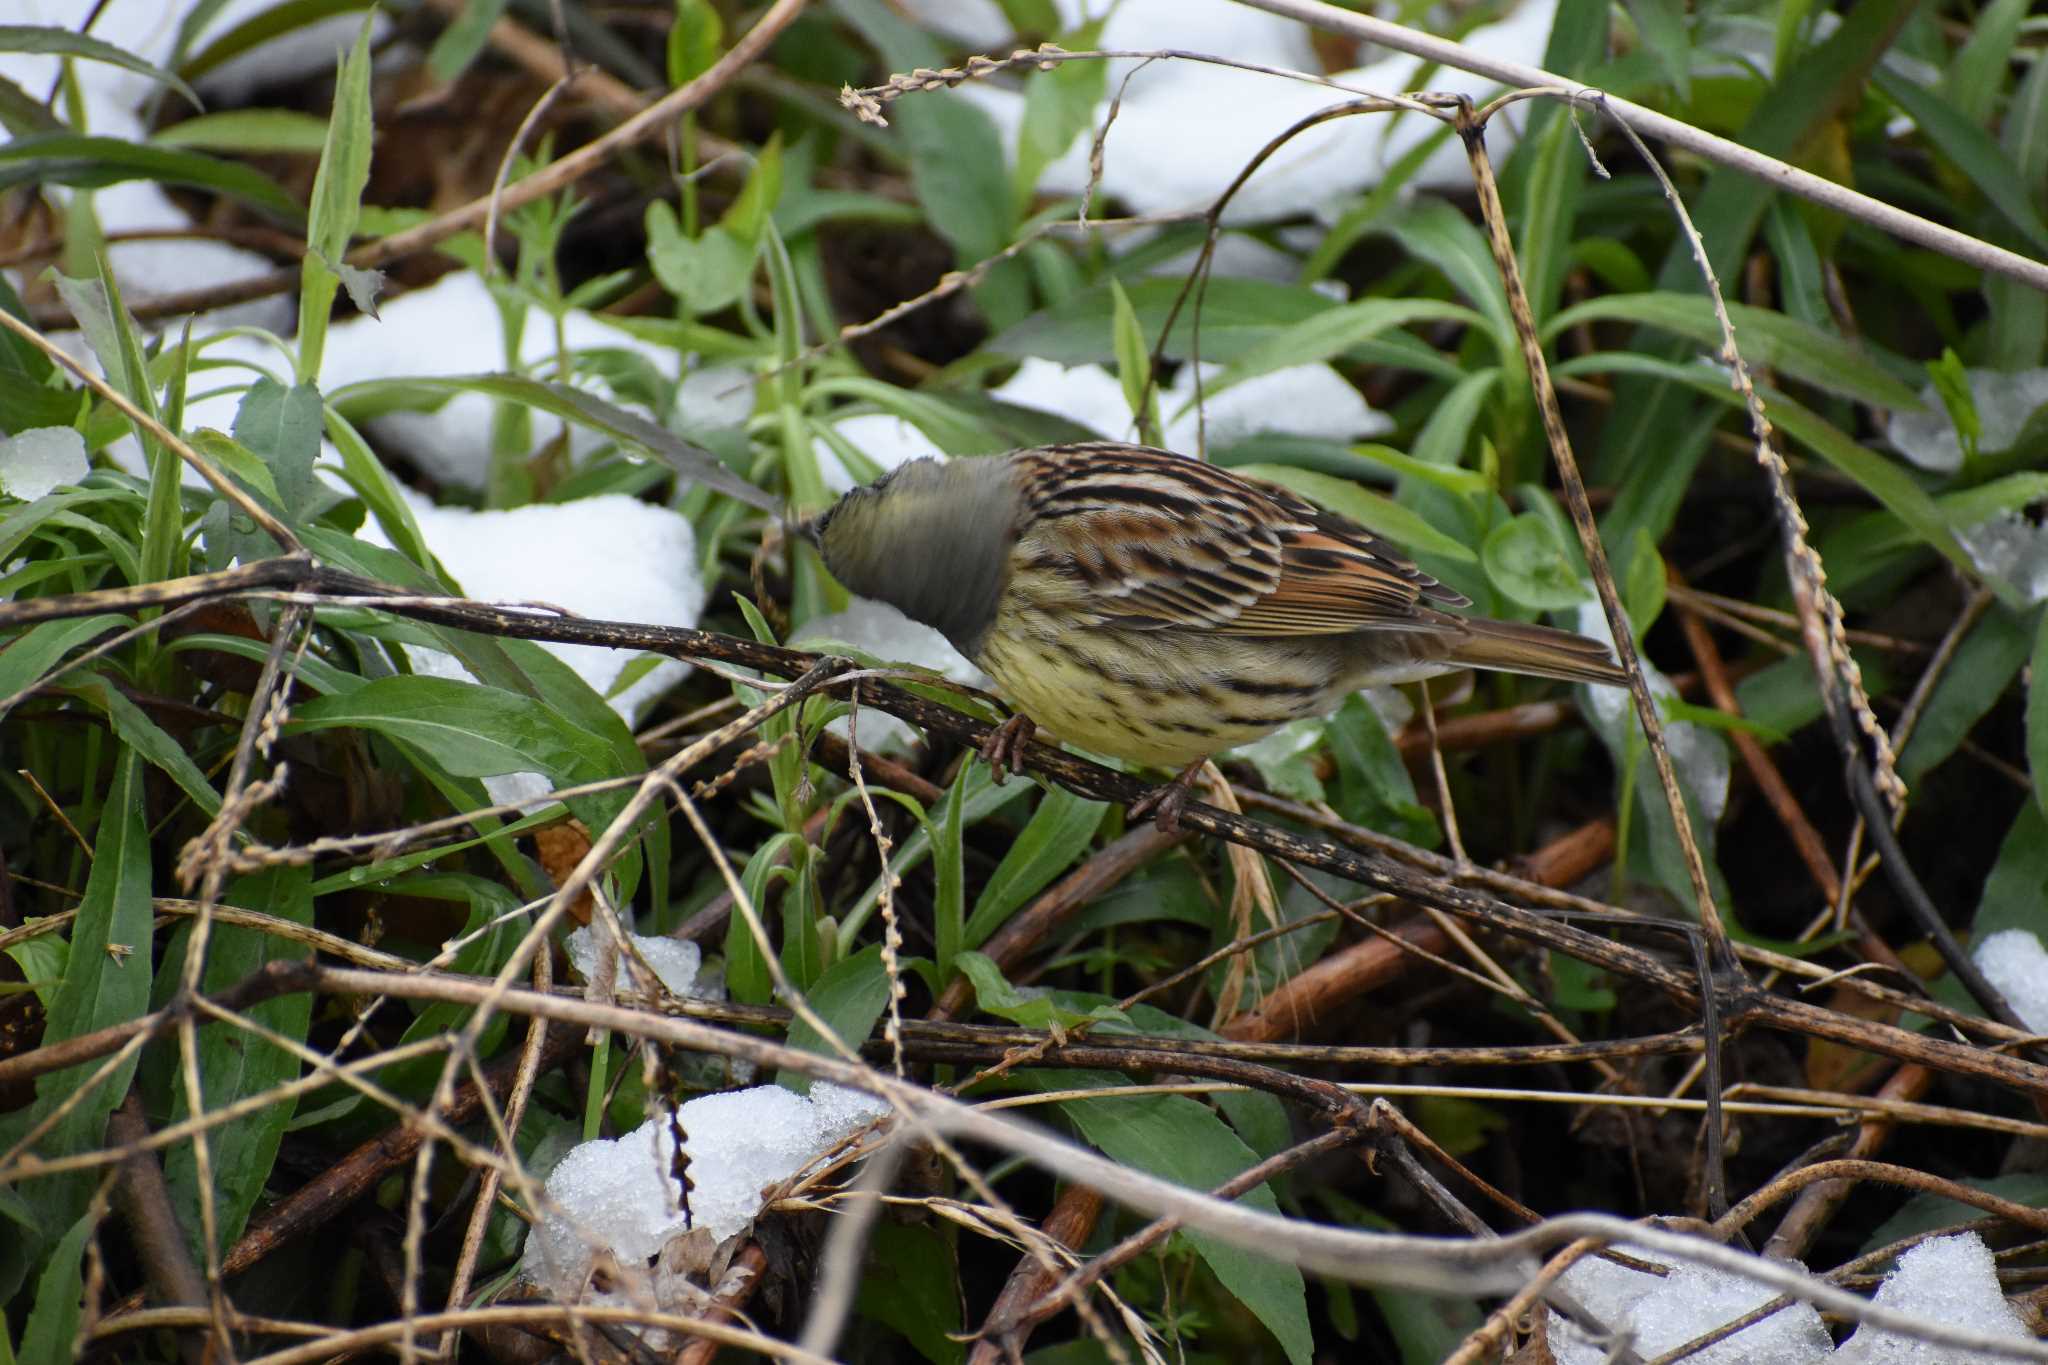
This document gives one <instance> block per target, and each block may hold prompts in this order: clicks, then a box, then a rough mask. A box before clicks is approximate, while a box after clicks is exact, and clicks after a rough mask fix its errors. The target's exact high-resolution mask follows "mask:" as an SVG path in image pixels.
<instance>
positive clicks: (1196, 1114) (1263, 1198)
mask: <svg viewBox="0 0 2048 1365" xmlns="http://www.w3.org/2000/svg"><path fill="white" fill-rule="evenodd" d="M1122 1082H1123V1077H1121V1076H1115V1075H1106V1076H1105V1075H1094V1074H1092V1073H1087V1072H1079V1073H1076V1072H1059V1073H1056V1074H1049V1075H1048V1080H1047V1082H1046V1083H1047V1084H1058V1085H1059V1086H1060V1087H1061V1088H1062V1089H1067V1088H1072V1087H1073V1086H1075V1085H1085V1084H1095V1085H1115V1084H1121V1083H1122ZM1060 1108H1061V1110H1062V1111H1063V1112H1065V1114H1066V1115H1067V1117H1068V1118H1069V1119H1070V1120H1071V1121H1072V1122H1073V1124H1074V1127H1075V1128H1076V1129H1077V1130H1079V1132H1080V1133H1081V1136H1082V1137H1084V1138H1086V1139H1087V1140H1088V1142H1089V1143H1090V1144H1092V1145H1093V1146H1095V1147H1096V1148H1097V1149H1099V1150H1100V1151H1101V1152H1102V1154H1103V1155H1104V1156H1107V1157H1109V1158H1110V1159H1111V1160H1113V1161H1118V1162H1122V1163H1123V1164H1125V1165H1129V1166H1136V1167H1137V1168H1138V1169H1140V1170H1143V1171H1147V1172H1150V1173H1151V1174H1153V1175H1156V1176H1159V1177H1161V1178H1162V1179H1166V1180H1171V1181H1173V1182H1174V1183H1175V1184H1179V1185H1185V1186H1187V1187H1189V1188H1191V1189H1197V1190H1212V1189H1214V1188H1216V1187H1217V1186H1218V1185H1221V1184H1223V1183H1224V1182H1225V1181H1227V1180H1229V1179H1231V1178H1232V1177H1233V1176H1235V1175H1237V1174H1238V1173H1239V1172H1241V1171H1243V1170H1244V1169H1245V1168H1246V1167H1248V1166H1251V1165H1252V1164H1253V1163H1255V1162H1256V1161H1257V1160H1258V1155H1257V1153H1255V1152H1253V1151H1252V1150H1251V1149H1250V1148H1249V1147H1247V1146H1245V1144H1244V1142H1243V1141H1242V1140H1241V1139H1239V1137H1238V1136H1237V1134H1235V1133H1233V1132H1232V1131H1230V1128H1229V1127H1228V1126H1227V1125H1226V1124H1225V1123H1224V1122H1223V1120H1221V1119H1220V1118H1218V1117H1217V1116H1216V1114H1215V1112H1214V1111H1213V1110H1210V1109H1209V1108H1207V1107H1206V1106H1204V1105H1201V1104H1197V1103H1196V1102H1195V1101H1194V1100H1191V1099H1189V1098H1188V1097H1186V1096H1185V1095H1144V1096H1110V1097H1104V1098H1101V1099H1082V1100H1067V1101H1063V1102H1062V1103H1061V1105H1060ZM1239 1202H1240V1203H1243V1204H1246V1205H1248V1206H1250V1207H1252V1208H1256V1209H1264V1210H1266V1211H1267V1212H1272V1213H1277V1212H1278V1211H1279V1208H1280V1205H1279V1202H1278V1201H1277V1200H1276V1199H1275V1198H1274V1197H1273V1191H1272V1189H1271V1187H1269V1186H1266V1185H1260V1186H1259V1187H1258V1188H1257V1189H1254V1190H1252V1191H1250V1192H1249V1193H1247V1194H1244V1195H1242V1196H1240V1197H1239ZM1180 1235H1182V1236H1185V1237H1186V1238H1187V1239H1188V1241H1189V1242H1190V1243H1191V1244H1192V1245H1193V1246H1194V1248H1195V1250H1196V1252H1197V1253H1198V1254H1200V1256H1201V1257H1202V1259H1203V1260H1204V1261H1206V1262H1207V1263H1208V1265H1209V1268H1210V1269H1211V1270H1212V1271H1214V1272H1215V1274H1216V1278H1217V1280H1218V1281H1220V1282H1221V1283H1222V1285H1223V1287H1224V1289H1226V1290H1227V1291H1229V1292H1230V1293H1231V1294H1232V1295H1234V1296H1235V1297H1236V1298H1237V1300H1238V1302H1240V1303H1242V1304H1243V1305H1244V1306H1245V1307H1246V1308H1249V1309H1250V1310H1251V1311H1252V1313H1253V1315H1254V1316H1256V1317H1257V1318H1258V1319H1259V1321H1260V1322H1262V1323H1264V1324H1265V1325H1266V1328H1267V1330H1268V1331H1270V1332H1272V1333H1273V1335H1274V1337H1275V1338H1277V1339H1278V1341H1279V1343H1280V1346H1281V1349H1282V1350H1283V1351H1285V1352H1286V1355H1287V1359H1288V1361H1289V1362H1290V1365H1309V1361H1310V1359H1311V1358H1312V1356H1313V1354H1314V1351H1315V1336H1314V1333H1313V1332H1312V1331H1311V1330H1310V1327H1309V1320H1308V1295H1307V1291H1306V1289H1305V1288H1304V1286H1303V1284H1302V1279H1301V1272H1300V1271H1299V1270H1297V1269H1295V1268H1294V1267H1293V1266H1291V1265H1287V1264H1284V1263H1283V1262H1280V1261H1275V1260H1269V1259H1267V1258H1266V1257H1263V1256H1260V1255H1259V1254H1257V1253H1256V1252H1251V1251H1245V1250H1242V1249H1240V1248H1238V1247H1234V1246H1231V1245H1229V1244H1227V1243H1225V1242H1223V1241H1221V1240H1219V1239H1217V1238H1215V1237H1211V1236H1209V1235H1208V1234H1206V1233H1200V1232H1194V1231H1191V1230H1190V1231H1183V1232H1182V1233H1181V1234H1180Z"/></svg>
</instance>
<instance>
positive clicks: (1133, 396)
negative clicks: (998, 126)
mask: <svg viewBox="0 0 2048 1365" xmlns="http://www.w3.org/2000/svg"><path fill="white" fill-rule="evenodd" d="M1069 65H1073V63H1069ZM1109 294H1110V298H1111V300H1112V301H1113V302H1114V303H1115V305H1116V307H1115V311H1114V312H1113V313H1112V314H1111V315H1110V316H1111V318H1112V322H1111V324H1110V325H1111V329H1112V337H1111V339H1112V341H1113V343H1114V345H1115V349H1116V377H1117V380H1118V382H1119V383H1121V384H1122V385H1123V389H1124V406H1126V407H1128V408H1129V409H1130V410H1131V420H1132V421H1133V422H1136V423H1137V424H1138V430H1140V431H1145V430H1148V429H1151V428H1152V426H1153V424H1152V423H1149V422H1147V421H1146V420H1145V412H1146V409H1147V407H1148V406H1150V405H1149V404H1148V402H1147V401H1146V396H1147V395H1148V394H1150V393H1151V391H1152V356H1151V353H1150V351H1149V350H1148V349H1147V347H1146V345H1145V333H1144V331H1143V329H1142V328H1140V327H1139V326H1138V315H1137V313H1136V312H1135V311H1134V310H1133V309H1132V308H1131V301H1130V298H1129V297H1128V296H1127V295H1125V293H1124V288H1123V286H1122V285H1121V284H1118V283H1117V281H1116V277H1115V276H1111V277H1110V281H1109Z"/></svg>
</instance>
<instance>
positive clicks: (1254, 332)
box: [983, 277, 1338, 365]
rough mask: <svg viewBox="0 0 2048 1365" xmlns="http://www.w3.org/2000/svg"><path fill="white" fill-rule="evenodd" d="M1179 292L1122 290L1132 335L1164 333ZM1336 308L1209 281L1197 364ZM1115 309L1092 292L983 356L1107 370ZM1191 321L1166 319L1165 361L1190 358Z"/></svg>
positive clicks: (1282, 290) (1136, 285)
mask: <svg viewBox="0 0 2048 1365" xmlns="http://www.w3.org/2000/svg"><path fill="white" fill-rule="evenodd" d="M1180 292H1181V282H1180V281H1179V280H1177V279H1161V278H1150V279H1142V280H1135V281H1131V282H1129V283H1127V284H1126V285H1125V286H1124V293H1125V296H1126V297H1127V298H1128V299H1129V300H1130V303H1131V307H1132V309H1133V310H1135V311H1136V313H1137V315H1138V324H1139V326H1140V328H1141V329H1142V330H1143V331H1144V334H1145V335H1146V336H1147V337H1150V338H1154V339H1156V338H1157V337H1158V336H1159V334H1160V330H1161V329H1162V328H1164V327H1165V325H1166V315H1167V313H1168V311H1169V310H1171V309H1172V307H1173V303H1174V300H1175V298H1177V297H1178V296H1179V294H1180ZM1336 307H1338V304H1337V303H1336V302H1335V301H1334V300H1332V299H1331V298H1330V297H1329V296H1328V295H1326V294H1320V293H1318V292H1316V291H1315V290H1313V289H1310V288H1308V287H1307V286H1306V285H1298V284H1274V283H1272V282H1270V281H1266V280H1244V279H1232V278H1227V277H1226V278H1222V279H1215V280H1211V281H1210V282H1209V287H1208V289H1207V290H1205V291H1204V292H1203V295H1202V307H1201V320H1202V328H1201V332H1202V336H1201V341H1202V359H1204V360H1224V361H1228V360H1231V359H1234V358H1236V357H1238V356H1241V355H1243V354H1244V353H1245V352H1247V351H1248V350H1250V349H1251V348H1252V347H1254V346H1257V345H1259V344H1261V343H1263V342H1266V341H1269V340H1271V339H1272V338H1274V337H1276V336H1279V335H1280V334H1282V333H1283V332H1285V331H1287V330H1288V329H1289V328H1291V327H1293V326H1295V325H1296V324H1297V323H1299V322H1301V321H1302V320H1303V319H1304V318H1308V317H1312V316H1314V315H1316V314H1319V313H1324V312H1328V311H1329V310H1331V309H1333V308H1336ZM1115 309H1116V303H1115V299H1114V297H1113V296H1112V295H1111V293H1110V289H1109V285H1108V284H1107V283H1103V284H1098V285H1094V286H1091V287H1090V288H1087V289H1084V290H1082V291H1081V292H1080V293H1078V294H1075V295H1073V296H1072V297H1071V298H1067V299H1064V300H1061V301H1060V302H1058V303H1055V304H1054V305H1053V306H1052V307H1050V308H1047V309H1044V310H1042V311H1040V312H1036V313H1033V314H1032V315H1031V316H1030V317H1027V318H1025V319H1024V320H1023V321H1021V322H1018V323H1016V324H1014V325H1012V326H1009V327H1006V328H1004V329H1003V330H1002V331H1001V332H999V333H998V334H997V335H996V336H995V337H993V338H992V339H991V340H989V341H988V343H987V344H986V345H985V346H984V347H983V349H984V350H987V351H992V352H994V353H995V354H997V355H1007V356H1018V357H1028V356H1036V357H1039V358H1040V359H1044V360H1050V361H1054V362H1056V363H1058V364H1061V365H1089V364H1113V363H1114V362H1115V360H1116V353H1115V346H1114V343H1113V341H1112V335H1113V329H1112V319H1113V318H1114V316H1115ZM1194 314H1195V309H1194V308H1193V307H1192V306H1187V307H1183V308H1182V309H1181V310H1180V314H1179V316H1177V317H1176V318H1175V319H1174V323H1173V331H1172V332H1171V333H1169V334H1168V335H1167V337H1166V341H1165V344H1164V346H1163V347H1162V348H1161V353H1162V354H1163V355H1165V356H1166V357H1167V358H1168V359H1170V360H1185V359H1187V358H1188V356H1189V355H1190V354H1191V352H1192V347H1193V340H1194V337H1193V332H1194Z"/></svg>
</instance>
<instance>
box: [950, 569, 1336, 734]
mask: <svg viewBox="0 0 2048 1365" xmlns="http://www.w3.org/2000/svg"><path fill="white" fill-rule="evenodd" d="M975 662H976V663H978V664H979V665H980V666H981V667H982V669H983V670H984V671H986V672H987V673H988V675H989V676H990V677H991V678H993V679H994V680H995V682H996V685H997V686H998V687H999V688H1001V689H1002V691H1003V694H1004V696H1005V697H1007V698H1008V700H1009V701H1010V702H1011V703H1012V704H1013V705H1014V706H1016V707H1017V709H1018V710H1020V711H1022V712H1023V713H1024V714H1025V715H1027V716H1029V717H1030V718H1031V719H1032V720H1034V721H1036V722H1037V723H1038V724H1040V725H1042V726H1044V727H1045V728H1046V729H1048V730H1050V731H1052V732H1053V733H1054V734H1055V735H1057V736H1059V738H1061V739H1063V740H1067V741H1069V742H1071V743H1073V744H1077V745H1079V746H1080V747H1082V748H1084V749H1090V750H1093V751H1095V752H1097V753H1103V754H1108V755H1111V756H1112V757H1115V758H1120V759H1123V760H1125V761H1127V762H1131V763H1140V764H1145V765H1148V766H1152V767H1160V768H1182V767H1185V766H1187V765H1188V764H1190V763H1193V762H1195V761H1196V760H1197V759H1202V758H1207V757H1209V756H1210V755H1212V754H1216V753H1220V752H1222V751H1223V750H1225V749H1228V748H1231V747H1233V746H1235V745H1239V744H1245V743H1249V742H1250V741H1252V740H1255V739H1258V738H1259V737H1261V736H1262V735H1266V734H1270V733H1271V732H1272V731H1274V730H1276V729H1278V728H1279V727H1280V726H1282V725H1285V724H1287V723H1288V722H1290V721H1294V720H1301V719H1304V718H1306V717H1310V716H1318V715H1322V714H1324V713H1326V712H1328V711H1330V710H1332V709H1334V708H1335V707H1336V706H1337V704H1338V703H1339V702H1341V701H1342V700H1343V698H1344V692H1345V689H1344V688H1343V687H1342V682H1343V676H1342V675H1343V674H1344V672H1345V671H1346V669H1345V666H1344V661H1343V659H1342V657H1341V652H1340V651H1338V650H1335V649H1332V648H1330V647H1328V645H1326V644H1324V643H1322V642H1318V641H1274V640H1255V639H1248V638H1245V637H1237V636H1226V635H1217V634H1212V633H1209V632H1205V631H1193V630H1151V631H1142V630H1127V629H1120V628H1116V627H1109V626H1099V625H1086V624H1079V623H1077V621H1076V619H1075V617H1074V616H1073V615H1072V614H1071V613H1068V612H1064V611H1048V610H1044V609H1040V608H1035V607H1031V606H1027V605H1024V604H1022V603H1020V602H1018V601H1017V600H1016V598H1015V597H1014V596H1007V595H1006V598H1005V601H1004V604H1003V606H1002V608H1000V609H999V610H998V611H997V613H996V619H995V622H994V625H993V627H992V628H991V629H990V631H989V634H988V637H987V639H986V640H985V641H984V642H983V645H982V648H981V650H980V651H979V653H978V656H977V657H976V659H975Z"/></svg>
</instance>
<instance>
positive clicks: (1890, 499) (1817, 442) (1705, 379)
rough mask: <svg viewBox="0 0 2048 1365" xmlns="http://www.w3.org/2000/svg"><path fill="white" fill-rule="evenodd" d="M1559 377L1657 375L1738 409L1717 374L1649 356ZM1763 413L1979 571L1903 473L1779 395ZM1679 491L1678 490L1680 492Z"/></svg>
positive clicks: (1585, 362) (1583, 366)
mask: <svg viewBox="0 0 2048 1365" xmlns="http://www.w3.org/2000/svg"><path fill="white" fill-rule="evenodd" d="M1557 372H1558V373H1559V374H1560V375H1576V374H1584V373H1605V372H1621V373H1635V374H1650V375H1657V376H1659V377H1662V378H1667V379H1674V380H1676V381H1678V382H1679V383H1681V384H1684V385H1686V386H1687V387H1689V388H1691V389H1693V390H1695V391H1696V392H1698V393H1702V394H1705V395H1706V396H1708V397H1709V398H1713V399H1715V400H1716V401H1717V402H1720V403H1722V404H1725V405H1726V406H1729V407H1738V406H1740V405H1741V403H1742V399H1741V396H1740V395H1738V394H1736V393H1735V392H1734V391H1733V390H1731V389H1730V388H1729V387H1728V378H1727V376H1726V375H1724V374H1722V373H1720V372H1719V371H1717V370H1713V369H1708V368H1705V367H1702V366H1697V365H1678V364H1673V363H1672V362H1671V361H1668V360H1659V359H1657V358H1656V357H1654V356H1646V355H1625V354H1620V353H1617V352H1612V351H1603V352H1600V353H1598V354H1596V355H1590V356H1581V357H1579V358H1577V359H1574V360H1569V361H1566V362H1565V363H1564V364H1562V365H1560V366H1558V367H1557ZM1762 392H1763V395H1764V402H1765V407H1766V410H1767V411H1768V412H1769V413H1770V418H1771V421H1772V422H1773V423H1775V424H1776V425H1777V426H1778V428H1779V429H1780V430H1781V431H1783V432H1784V433H1785V434H1786V435H1787V436H1789V437H1791V438H1792V439H1793V440H1795V441H1797V442H1799V443H1800V444H1801V445H1803V446H1805V447H1806V448H1807V449H1809V450H1811V451H1812V452H1813V453H1814V454H1816V455H1818V456H1820V457H1821V458H1822V459H1824V460H1826V461H1827V462H1828V463H1829V464H1831V465H1833V466H1834V467H1835V468H1836V469H1837V470H1839V471H1840V472H1841V473H1843V474H1845V475H1847V476H1848V477H1849V478H1850V479H1851V480H1853V481H1854V482H1855V483H1857V484H1859V485H1860V486H1861V487H1862V488H1863V490H1864V491H1865V492H1866V493H1868V494H1870V496H1871V497H1873V498H1875V499H1877V500H1878V502H1880V503H1882V504H1883V505H1884V506H1885V508H1886V509H1887V510H1888V511H1890V512H1891V513H1892V514H1893V515H1894V516H1896V517H1898V519H1899V520H1900V521H1903V522H1905V523H1906V525H1907V526H1909V527H1911V528H1912V529H1913V531H1914V532H1915V533H1916V534H1918V535H1919V537H1920V538H1921V539H1922V540H1923V541H1925V542H1926V543H1927V544H1928V545H1929V546H1930V547H1931V548H1933V549H1935V550H1938V551H1940V552H1941V553H1942V554H1943V555H1944V556H1946V557H1947V558H1948V559H1949V560H1950V561H1951V562H1952V563H1954V564H1955V565H1956V566H1957V567H1958V568H1959V569H1961V570H1962V571H1963V572H1964V573H1966V574H1968V575H1970V576H1971V577H1972V578H1975V577H1978V576H1979V575H1980V571H1979V570H1978V568H1977V566H1976V565H1975V564H1974V563H1973V562H1972V561H1971V559H1970V557H1969V555H1968V554H1967V553H1965V552H1964V550H1963V547H1962V546H1961V545H1960V544H1958V543H1957V541H1956V538H1955V535H1954V533H1953V531H1952V530H1951V529H1950V527H1949V524H1948V518H1946V517H1945V516H1943V515H1942V512H1941V509H1940V508H1939V507H1937V506H1936V505H1935V504H1934V500H1933V499H1931V498H1929V497H1928V496H1927V494H1926V493H1925V492H1924V491H1923V490H1922V489H1921V487H1920V485H1919V484H1917V483H1915V482H1914V481H1913V477H1912V476H1911V475H1910V474H1908V473H1906V471H1905V470H1903V469H1901V468H1899V466H1898V465H1897V464H1895V463H1893V462H1892V461H1890V460H1888V459H1886V458H1884V457H1883V456H1882V455H1879V454H1877V453H1875V452H1874V451H1871V450H1870V449H1868V448H1867V447H1865V446H1864V445H1862V444H1861V443H1860V442H1858V441H1855V440H1852V439H1851V438H1850V437H1848V436H1846V435H1844V434H1843V433H1842V431H1841V429H1840V428H1838V427H1836V426H1834V425H1833V424H1832V423H1830V422H1828V421H1827V420H1826V419H1824V418H1822V417H1821V416H1819V415H1818V414H1817V413H1815V412H1814V411H1813V410H1812V409H1810V408H1807V407H1804V406H1802V405H1801V404H1799V403H1796V402H1794V401H1793V400H1792V399H1790V398H1787V397H1785V396H1784V395H1782V394H1778V393H1774V392H1771V391H1769V390H1763V391H1762ZM1680 491H1682V486H1681V490H1680Z"/></svg>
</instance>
